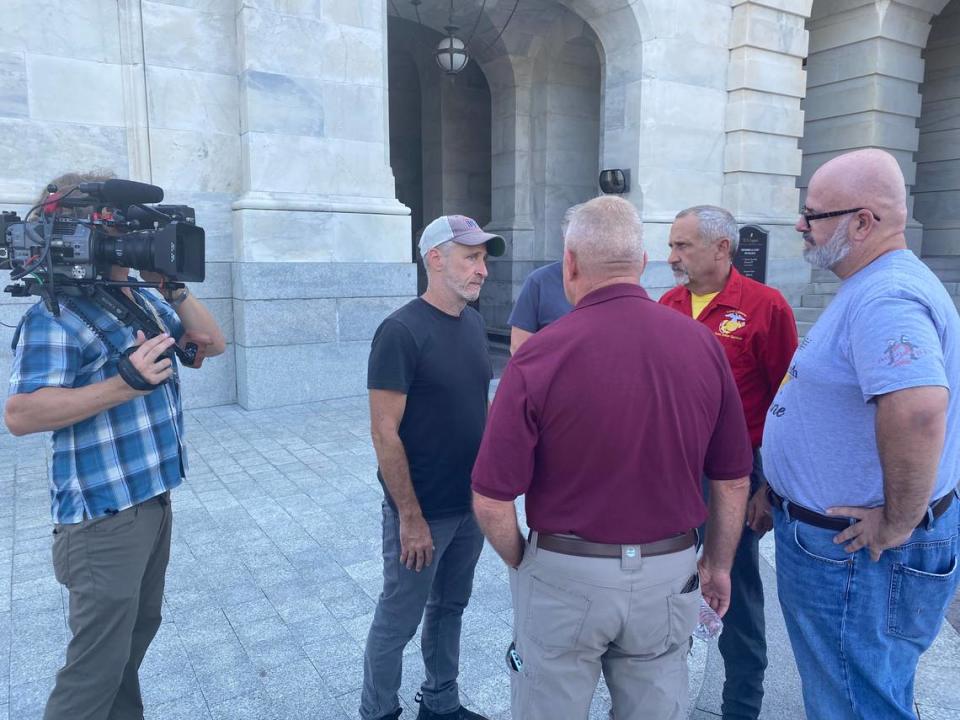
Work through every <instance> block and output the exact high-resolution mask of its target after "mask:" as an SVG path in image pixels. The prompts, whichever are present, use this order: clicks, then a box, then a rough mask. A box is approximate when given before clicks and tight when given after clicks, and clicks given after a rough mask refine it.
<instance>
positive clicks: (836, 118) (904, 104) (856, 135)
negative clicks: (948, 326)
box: [798, 0, 947, 253]
mask: <svg viewBox="0 0 960 720" xmlns="http://www.w3.org/2000/svg"><path fill="white" fill-rule="evenodd" d="M946 3H947V0H934V2H924V1H923V0H892V1H887V0H885V1H883V2H880V1H878V0H859V2H851V3H836V2H833V1H832V0H814V3H813V8H812V12H811V16H810V19H809V21H808V23H807V29H808V30H809V33H810V50H809V56H808V59H807V65H806V67H807V96H806V98H805V100H804V103H803V109H804V112H805V126H804V135H803V139H802V140H801V143H800V147H801V149H802V151H803V169H802V173H801V176H800V178H799V181H798V185H799V187H800V188H801V193H802V192H803V191H804V190H805V189H806V187H807V184H808V183H809V180H810V176H811V175H813V173H814V171H815V170H816V169H817V168H818V167H819V166H820V165H822V164H823V163H824V162H826V161H827V160H829V159H830V158H832V157H835V156H837V155H840V154H842V153H844V152H847V151H850V150H855V149H859V148H865V147H878V148H883V149H885V150H887V151H889V152H890V153H891V154H893V155H894V156H895V157H896V158H897V160H898V161H899V163H900V166H901V168H902V169H903V174H904V178H905V179H906V184H907V187H908V191H909V190H911V189H912V188H913V187H914V186H915V185H916V183H917V163H916V160H917V159H918V158H915V153H916V152H917V150H918V147H919V141H920V134H919V131H918V129H917V121H918V119H919V117H920V111H921V96H920V87H919V85H920V82H921V81H922V80H923V77H924V69H923V68H924V61H923V57H922V55H921V53H922V51H923V49H924V47H925V46H926V44H927V37H928V33H929V32H930V22H931V20H932V19H933V18H934V17H935V16H936V15H937V14H938V13H939V11H940V10H941V9H942V8H943V6H944V5H946ZM913 205H914V197H913V195H910V196H909V203H908V210H909V218H910V219H909V220H908V223H907V241H908V243H909V244H910V247H911V248H912V249H913V250H914V251H916V252H918V253H919V252H920V246H921V242H922V228H921V225H920V222H919V221H918V220H919V218H917V217H916V213H915V211H914V207H913ZM915 218H916V219H915Z"/></svg>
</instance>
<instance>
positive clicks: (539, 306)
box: [507, 262, 573, 355]
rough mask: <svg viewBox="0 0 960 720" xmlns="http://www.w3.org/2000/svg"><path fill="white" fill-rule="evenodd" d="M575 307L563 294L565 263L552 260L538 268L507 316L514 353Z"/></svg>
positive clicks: (512, 351) (511, 351) (530, 275)
mask: <svg viewBox="0 0 960 720" xmlns="http://www.w3.org/2000/svg"><path fill="white" fill-rule="evenodd" d="M571 310H573V305H571V304H570V301H569V300H567V296H566V295H564V294H563V263H562V262H555V263H550V264H549V265H544V266H543V267H540V268H537V269H536V270H534V271H533V272H532V273H530V274H529V275H528V276H527V279H526V280H524V282H523V287H522V288H520V295H519V296H517V302H516V304H515V305H514V306H513V312H511V313H510V318H509V319H508V320H507V324H508V325H509V326H510V354H511V355H512V354H514V353H515V352H517V350H519V349H520V346H521V345H523V343H524V342H526V340H527V338H529V337H530V336H531V335H533V334H534V333H535V332H537V331H538V330H542V329H543V328H545V327H546V326H547V325H549V324H550V323H552V322H553V321H554V320H558V319H559V318H561V317H563V316H564V315H566V314H567V313H568V312H570V311H571Z"/></svg>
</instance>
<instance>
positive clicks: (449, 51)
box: [388, 0, 520, 75]
mask: <svg viewBox="0 0 960 720" xmlns="http://www.w3.org/2000/svg"><path fill="white" fill-rule="evenodd" d="M440 1H441V0H436V2H440ZM388 2H389V4H390V9H391V12H390V15H391V16H392V17H398V18H402V17H403V16H402V15H401V14H400V11H399V10H398V9H397V6H396V4H395V3H394V0H388ZM423 2H424V0H410V5H411V6H413V11H414V14H415V15H416V20H417V25H418V26H419V27H421V28H423V27H424V25H423V20H422V19H421V17H420V6H421V5H422V4H423ZM486 4H487V3H486V0H484V3H483V5H482V6H481V7H480V11H479V12H478V13H477V17H476V19H475V21H474V23H473V30H471V31H470V35H468V36H467V39H466V41H463V40H461V39H460V38H458V37H457V35H456V33H457V31H458V30H459V29H460V28H459V27H457V26H456V25H454V24H453V0H450V11H449V14H448V21H447V22H448V24H447V25H446V26H444V28H443V29H444V30H446V32H447V36H446V37H445V38H443V40H441V41H440V42H439V43H438V44H437V47H436V49H435V50H434V51H433V56H434V58H436V61H437V65H439V66H440V69H441V70H443V72H445V73H446V74H447V75H457V74H458V73H460V72H461V71H462V70H463V69H464V68H465V67H466V66H467V65H468V64H469V63H470V54H469V53H468V52H467V46H468V45H470V44H471V42H472V41H473V36H474V34H475V33H476V32H477V26H478V25H479V24H480V19H481V17H482V16H483V9H484V7H486ZM519 5H520V0H514V3H513V9H512V10H511V11H510V14H509V15H508V16H507V20H506V22H504V24H503V27H501V28H500V32H498V33H497V36H496V37H495V38H494V39H493V40H492V41H490V42H489V43H487V44H486V47H485V48H484V49H489V48H491V47H493V46H494V45H495V44H496V42H497V41H498V40H499V39H500V38H501V37H502V36H503V33H504V32H505V31H506V29H507V26H508V25H509V24H510V21H511V20H512V19H513V16H514V15H515V14H516V12H517V7H518V6H519ZM427 47H429V45H428V46H427ZM482 52H483V50H481V54H482Z"/></svg>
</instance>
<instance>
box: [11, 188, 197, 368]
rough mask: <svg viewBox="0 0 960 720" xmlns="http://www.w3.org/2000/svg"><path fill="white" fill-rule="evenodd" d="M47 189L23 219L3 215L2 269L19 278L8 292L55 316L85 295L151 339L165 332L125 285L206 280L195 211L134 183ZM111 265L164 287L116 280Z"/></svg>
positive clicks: (174, 286)
mask: <svg viewBox="0 0 960 720" xmlns="http://www.w3.org/2000/svg"><path fill="white" fill-rule="evenodd" d="M47 192H48V193H49V196H48V197H47V198H45V199H44V200H43V201H42V202H41V203H40V204H38V205H37V206H35V207H34V208H31V210H30V212H28V213H27V214H26V216H25V218H26V219H24V220H21V219H20V216H19V215H17V214H16V213H13V212H6V211H4V212H3V213H2V214H0V269H9V270H10V279H11V280H13V281H14V283H13V284H11V285H8V286H7V287H6V288H5V291H6V292H8V293H10V294H11V295H13V296H15V297H27V296H29V295H38V296H40V297H41V298H43V300H44V303H45V304H46V306H47V309H48V310H49V311H50V312H51V313H53V314H54V315H59V314H60V302H61V300H63V301H64V302H65V304H67V305H68V306H71V305H70V302H69V296H86V297H89V298H90V299H92V300H94V301H95V302H97V303H98V304H99V305H101V306H102V307H104V308H105V309H106V310H108V311H109V312H111V313H112V314H114V315H115V316H117V318H118V319H120V320H121V321H122V322H125V323H126V324H128V325H131V326H133V327H134V328H135V329H142V330H144V332H145V333H146V335H147V337H152V336H154V335H156V334H158V333H159V332H161V329H160V328H159V327H158V326H157V325H156V322H155V321H154V320H153V319H151V318H150V317H149V316H148V315H147V314H146V313H144V312H143V310H142V308H140V306H138V305H137V304H136V303H135V302H133V301H132V300H130V299H129V298H128V297H126V296H125V295H124V294H123V293H122V292H121V288H123V287H152V288H163V289H178V288H182V287H183V283H184V282H202V281H203V279H204V275H205V253H204V232H203V228H201V227H198V226H197V225H196V213H195V211H194V209H193V208H191V207H188V206H186V205H157V204H154V203H160V202H161V201H162V200H163V189H162V188H160V187H157V186H156V185H148V184H146V183H139V182H133V181H131V180H115V179H111V180H104V181H102V182H84V183H80V184H79V185H77V186H76V187H74V188H73V189H72V190H70V191H69V192H66V193H59V192H58V188H57V187H56V186H55V185H49V186H47ZM84 210H85V211H86V213H84V212H83V211H84ZM34 211H38V212H37V214H36V215H34V214H33V213H34ZM113 265H119V266H122V267H126V268H133V269H135V270H141V271H148V272H155V273H159V274H160V275H162V276H163V282H161V283H151V282H137V281H132V280H127V281H116V280H112V279H110V268H111V266H113ZM63 296H66V299H64V298H63ZM71 307H72V306H71ZM177 350H178V352H177V354H178V355H180V356H181V358H182V357H183V356H182V354H181V352H180V349H179V348H178V349H177ZM185 361H186V360H185Z"/></svg>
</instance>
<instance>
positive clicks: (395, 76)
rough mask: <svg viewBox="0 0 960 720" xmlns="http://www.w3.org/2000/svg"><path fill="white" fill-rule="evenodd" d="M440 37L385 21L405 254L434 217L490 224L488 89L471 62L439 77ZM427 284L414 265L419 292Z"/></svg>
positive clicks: (404, 23) (405, 22)
mask: <svg viewBox="0 0 960 720" xmlns="http://www.w3.org/2000/svg"><path fill="white" fill-rule="evenodd" d="M441 37H442V36H441V35H440V34H439V33H437V32H436V31H434V30H432V29H431V28H429V27H423V26H420V25H418V24H416V23H413V22H410V21H408V20H404V19H401V18H397V17H393V16H391V17H390V18H389V20H388V48H389V56H388V58H389V59H388V73H389V107H390V164H391V167H392V168H393V174H394V180H395V183H396V189H397V199H398V200H400V202H402V203H404V204H405V205H407V207H409V208H410V213H411V258H412V260H413V261H414V262H418V258H419V253H418V251H417V246H416V242H417V239H418V238H419V234H420V231H421V230H422V229H423V227H424V226H425V225H426V224H427V223H429V222H430V221H431V220H433V219H434V218H436V217H438V216H440V215H449V214H462V215H467V216H469V217H472V218H474V219H475V220H476V221H477V222H478V223H480V224H481V225H486V224H488V223H489V222H490V216H491V213H490V205H491V199H490V186H491V149H490V147H491V146H490V143H491V139H490V117H491V111H490V87H489V85H488V83H487V80H486V78H485V77H484V74H483V71H482V70H481V69H480V67H479V65H478V64H477V63H475V62H471V63H470V64H469V65H468V66H467V67H466V69H465V70H464V71H463V72H462V73H460V75H458V76H456V77H453V78H449V77H445V76H444V75H443V73H442V72H441V71H440V69H439V67H438V66H437V65H436V63H435V62H434V59H433V56H432V49H433V48H434V47H435V46H436V44H437V42H438V41H439V40H440V38H441ZM425 287H426V277H425V274H424V270H423V266H422V264H420V263H418V291H420V292H422V291H423V290H424V289H425Z"/></svg>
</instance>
